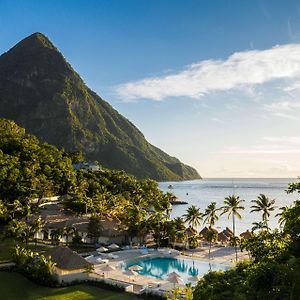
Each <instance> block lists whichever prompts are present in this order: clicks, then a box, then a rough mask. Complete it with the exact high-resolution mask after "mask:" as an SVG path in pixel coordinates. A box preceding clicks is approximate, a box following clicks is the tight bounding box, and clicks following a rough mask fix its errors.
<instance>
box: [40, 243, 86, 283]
mask: <svg viewBox="0 0 300 300" xmlns="http://www.w3.org/2000/svg"><path fill="white" fill-rule="evenodd" d="M44 255H45V256H46V257H50V258H51V260H52V261H53V262H54V263H55V267H54V275H55V277H56V280H57V281H58V282H59V283H64V282H72V281H74V280H87V279H88V269H89V268H90V267H92V265H91V264H90V263H89V262H87V261H86V260H85V259H84V258H83V257H81V256H80V255H79V254H77V253H76V252H74V251H72V250H71V249H70V248H68V247H61V246H57V247H53V248H51V249H50V250H48V251H47V252H46V253H45V254H44Z"/></svg>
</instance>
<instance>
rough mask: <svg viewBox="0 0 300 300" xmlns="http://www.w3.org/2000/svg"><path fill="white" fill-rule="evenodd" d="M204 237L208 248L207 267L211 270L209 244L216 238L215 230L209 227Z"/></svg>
mask: <svg viewBox="0 0 300 300" xmlns="http://www.w3.org/2000/svg"><path fill="white" fill-rule="evenodd" d="M205 239H206V240H207V241H208V242H209V250H208V259H209V269H210V270H211V263H210V259H211V255H210V254H211V245H212V243H214V242H215V241H216V240H217V239H218V234H217V232H216V231H215V230H213V229H212V228H211V227H210V228H209V230H208V231H207V232H206V233H205Z"/></svg>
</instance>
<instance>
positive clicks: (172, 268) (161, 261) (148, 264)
mask: <svg viewBox="0 0 300 300" xmlns="http://www.w3.org/2000/svg"><path fill="white" fill-rule="evenodd" d="M133 265H139V266H141V267H142V268H143V269H142V270H140V271H137V273H139V274H140V275H146V276H151V277H154V278H158V279H166V278H167V276H168V274H170V273H171V272H176V273H178V274H179V275H180V277H181V278H182V279H183V281H184V282H185V283H187V282H189V279H188V278H189V277H191V276H196V275H200V276H202V275H204V274H206V273H207V272H208V271H209V263H208V262H206V261H200V260H196V259H190V258H174V257H147V258H141V259H134V260H130V261H125V262H123V264H122V268H123V270H127V269H128V268H129V267H131V266H133ZM211 268H212V270H215V271H216V270H227V269H229V268H230V267H229V266H227V265H222V264H216V263H211Z"/></svg>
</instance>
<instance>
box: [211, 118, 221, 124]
mask: <svg viewBox="0 0 300 300" xmlns="http://www.w3.org/2000/svg"><path fill="white" fill-rule="evenodd" d="M211 120H212V121H213V122H216V123H219V124H224V121H223V120H221V119H219V118H211Z"/></svg>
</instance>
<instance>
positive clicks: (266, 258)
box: [194, 183, 300, 300]
mask: <svg viewBox="0 0 300 300" xmlns="http://www.w3.org/2000/svg"><path fill="white" fill-rule="evenodd" d="M299 187H300V185H299V184H298V183H297V184H291V185H290V186H289V189H288V192H294V191H296V192H300V189H299ZM236 200H237V199H236ZM236 200H235V201H233V199H231V200H230V202H231V204H230V206H231V207H236V208H237V207H240V204H239V203H237V201H236ZM225 203H226V204H227V205H226V206H225V207H224V209H225V210H224V211H223V213H225V212H228V204H229V199H228V198H227V199H226V200H225ZM254 203H255V204H254V205H253V206H252V211H261V212H262V221H261V222H260V223H256V224H261V226H260V227H259V228H258V229H259V232H258V233H257V234H256V233H254V232H253V233H252V235H251V236H250V237H249V238H247V239H244V240H243V241H242V242H241V247H242V249H244V250H245V251H248V253H249V256H250V258H251V260H250V261H248V262H241V263H238V264H237V266H236V267H235V268H232V269H230V270H228V271H225V272H209V273H208V274H207V275H205V276H204V278H203V279H202V280H200V281H199V282H198V284H197V286H196V289H195V291H194V300H202V299H210V300H219V299H220V300H221V299H241V300H242V299H245V300H246V299H251V300H252V299H253V300H254V299H257V300H258V299H278V300H282V299H290V300H296V299H299V295H300V287H299V282H300V238H299V236H300V201H299V200H297V201H295V202H294V205H292V206H291V207H285V208H284V209H281V211H282V213H281V214H280V219H279V223H280V224H281V225H282V230H281V231H279V230H278V229H276V230H274V231H270V229H269V227H268V218H269V216H270V212H271V211H273V210H274V204H275V200H269V199H268V198H267V197H266V196H265V195H262V194H261V195H259V196H258V198H257V200H255V201H254ZM233 204H234V205H233ZM240 209H241V207H240ZM232 213H233V211H232ZM254 229H257V226H255V227H254Z"/></svg>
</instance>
